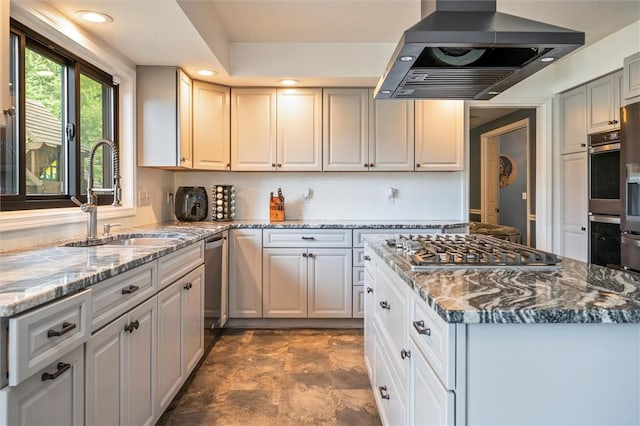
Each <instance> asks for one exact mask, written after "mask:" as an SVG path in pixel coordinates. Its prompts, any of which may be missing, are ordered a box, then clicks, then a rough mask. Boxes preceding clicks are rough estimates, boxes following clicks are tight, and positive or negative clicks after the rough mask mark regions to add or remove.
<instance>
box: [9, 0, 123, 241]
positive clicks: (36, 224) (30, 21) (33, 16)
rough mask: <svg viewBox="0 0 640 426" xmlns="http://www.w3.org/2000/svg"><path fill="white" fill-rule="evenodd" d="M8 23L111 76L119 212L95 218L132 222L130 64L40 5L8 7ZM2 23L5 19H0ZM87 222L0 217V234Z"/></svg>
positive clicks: (40, 213)
mask: <svg viewBox="0 0 640 426" xmlns="http://www.w3.org/2000/svg"><path fill="white" fill-rule="evenodd" d="M36 6H37V8H36ZM11 17H12V18H15V19H17V20H18V21H20V22H22V23H23V24H24V25H26V26H28V27H29V28H31V29H33V30H34V31H36V32H38V33H39V34H42V35H43V36H45V37H47V38H48V39H50V40H51V41H53V42H55V43H57V44H59V45H60V46H62V47H64V48H65V49H67V50H68V51H70V52H71V53H73V54H75V55H77V56H79V57H81V58H83V59H84V60H86V61H88V62H90V63H91V64H94V65H95V66H97V67H99V68H101V69H102V70H104V71H105V72H107V73H109V74H111V75H112V76H113V78H114V81H115V82H116V83H118V85H119V88H118V96H119V98H118V100H119V105H118V111H119V114H118V120H119V123H118V124H119V129H118V130H119V138H118V140H119V143H120V174H121V176H122V181H121V184H122V206H121V207H112V206H100V207H99V208H98V216H99V217H100V218H101V219H113V218H122V217H130V216H135V214H136V204H135V202H134V193H135V188H136V150H135V134H136V128H135V102H136V99H135V95H136V91H135V87H136V68H135V64H133V63H132V62H131V61H130V60H129V59H127V58H125V57H124V56H122V55H121V54H120V53H119V52H117V51H115V50H114V49H113V48H112V47H110V46H108V45H107V44H105V43H103V42H101V41H100V40H96V39H93V38H92V37H91V36H90V35H89V34H88V33H86V32H85V31H83V30H82V29H80V28H79V27H77V26H76V25H75V24H74V23H73V22H71V21H70V20H68V19H67V18H66V17H64V16H63V15H61V14H60V13H59V12H58V11H57V10H56V9H54V8H52V7H50V6H48V5H46V4H43V3H41V2H37V4H34V5H33V6H32V5H31V4H29V3H21V4H15V3H14V2H12V3H11ZM2 19H6V18H5V17H2ZM86 220H87V214H86V213H83V212H81V211H80V209H79V208H77V207H70V208H68V209H67V208H63V209H40V210H19V211H8V212H0V232H5V231H15V230H20V229H30V228H40V227H43V226H55V225H61V224H69V223H76V222H83V221H86Z"/></svg>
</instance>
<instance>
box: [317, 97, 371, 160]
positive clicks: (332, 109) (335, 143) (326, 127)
mask: <svg viewBox="0 0 640 426" xmlns="http://www.w3.org/2000/svg"><path fill="white" fill-rule="evenodd" d="M322 108H323V110H322V126H323V132H322V146H323V158H322V161H323V170H325V171H364V170H368V168H369V167H368V163H369V124H368V120H369V90H368V89H324V90H323V102H322Z"/></svg>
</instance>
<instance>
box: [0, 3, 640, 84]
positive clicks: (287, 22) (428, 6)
mask: <svg viewBox="0 0 640 426" xmlns="http://www.w3.org/2000/svg"><path fill="white" fill-rule="evenodd" d="M3 1H4V0H3ZM11 2H12V4H20V3H29V5H30V7H32V8H33V7H37V6H34V0H11ZM46 3H48V4H50V5H51V6H53V7H54V8H56V9H57V10H59V11H60V12H61V13H62V14H63V15H65V16H67V17H68V18H69V19H70V20H72V21H73V22H74V23H76V24H77V25H79V26H81V27H82V29H84V30H86V31H88V32H90V33H93V34H95V35H96V36H97V37H99V38H101V39H103V40H104V41H105V42H107V43H108V44H110V45H112V46H113V47H114V48H116V49H117V50H119V51H120V52H121V53H122V54H123V55H125V56H127V57H128V58H129V59H131V60H132V62H134V63H136V64H139V65H178V66H181V67H182V68H184V69H185V70H186V71H187V73H188V74H190V75H191V76H195V71H196V70H197V69H199V68H205V67H206V68H213V69H215V70H217V71H218V73H219V74H218V75H216V76H215V77H211V78H206V79H208V80H210V81H215V82H219V83H223V84H230V85H237V86H241V85H269V86H271V85H276V84H277V82H278V80H279V79H280V78H283V77H291V78H297V79H299V80H300V81H301V84H302V85H305V86H373V85H375V83H376V82H377V80H378V77H379V76H380V75H381V74H382V71H383V70H384V67H385V65H386V63H387V61H388V59H389V58H390V57H391V54H392V52H393V50H394V48H395V45H396V43H397V41H398V39H399V38H400V35H401V34H402V32H403V31H404V30H405V29H407V28H408V27H410V26H411V25H413V24H415V23H416V22H417V21H419V20H420V18H421V16H422V14H426V13H428V12H429V11H430V10H432V9H433V7H434V0H429V1H422V2H421V1H420V0H287V1H280V0H47V1H46ZM497 8H498V10H499V11H501V12H505V13H510V14H513V15H519V16H523V17H526V18H529V19H534V20H539V21H543V22H547V23H550V24H554V25H559V26H564V27H568V28H572V29H575V30H580V31H584V32H585V33H586V40H587V44H589V43H593V42H595V41H597V40H599V39H601V38H603V37H605V36H607V35H609V34H611V33H613V32H615V31H617V30H618V29H620V28H623V27H625V26H627V25H629V24H631V23H633V22H635V21H637V20H639V19H640V1H639V0H498V1H497ZM80 9H91V10H97V11H101V12H104V13H107V14H109V15H111V16H112V17H113V18H114V21H113V22H111V23H109V24H101V25H97V24H88V23H83V22H81V21H79V19H78V18H77V17H76V16H75V15H74V12H75V11H76V10H80ZM198 78H201V79H204V78H202V77H198Z"/></svg>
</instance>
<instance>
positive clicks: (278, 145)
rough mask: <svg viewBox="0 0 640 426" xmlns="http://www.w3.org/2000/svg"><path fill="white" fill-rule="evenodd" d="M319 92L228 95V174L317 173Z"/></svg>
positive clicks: (257, 91)
mask: <svg viewBox="0 0 640 426" xmlns="http://www.w3.org/2000/svg"><path fill="white" fill-rule="evenodd" d="M321 96H322V90H321V89H269V88H266V89H254V88H251V89H244V88H242V89H232V90H231V168H232V169H233V170H235V171H276V170H282V171H320V170H322V160H321V158H322V145H321V134H322V128H321V120H322V107H321V106H322V97H321Z"/></svg>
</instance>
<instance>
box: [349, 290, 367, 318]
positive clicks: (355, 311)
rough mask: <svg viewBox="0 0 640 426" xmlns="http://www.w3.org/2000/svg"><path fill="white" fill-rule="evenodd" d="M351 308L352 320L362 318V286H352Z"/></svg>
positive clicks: (363, 298) (363, 292)
mask: <svg viewBox="0 0 640 426" xmlns="http://www.w3.org/2000/svg"><path fill="white" fill-rule="evenodd" d="M351 300H352V305H353V308H352V309H351V312H352V316H353V318H364V304H365V303H366V302H365V289H364V286H363V285H354V286H353V296H351Z"/></svg>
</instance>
